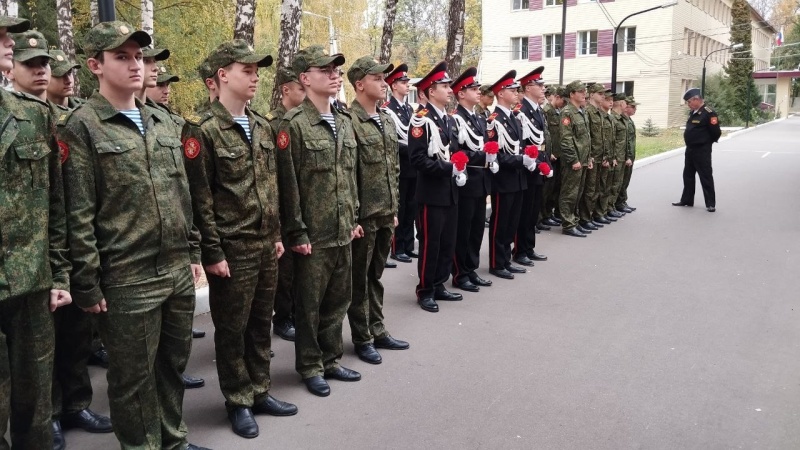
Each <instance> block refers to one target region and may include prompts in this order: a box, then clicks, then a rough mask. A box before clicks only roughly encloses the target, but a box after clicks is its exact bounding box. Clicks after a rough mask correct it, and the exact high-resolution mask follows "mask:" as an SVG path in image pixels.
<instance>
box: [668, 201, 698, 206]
mask: <svg viewBox="0 0 800 450" xmlns="http://www.w3.org/2000/svg"><path fill="white" fill-rule="evenodd" d="M672 206H694V205H690V204H689V203H684V202H672Z"/></svg>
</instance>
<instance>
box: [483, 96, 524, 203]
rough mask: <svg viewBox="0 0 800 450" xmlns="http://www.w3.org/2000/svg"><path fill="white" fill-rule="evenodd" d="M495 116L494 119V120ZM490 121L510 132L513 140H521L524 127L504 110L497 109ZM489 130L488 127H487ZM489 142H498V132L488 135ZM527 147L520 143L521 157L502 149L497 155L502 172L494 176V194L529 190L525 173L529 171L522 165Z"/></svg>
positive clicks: (488, 133)
mask: <svg viewBox="0 0 800 450" xmlns="http://www.w3.org/2000/svg"><path fill="white" fill-rule="evenodd" d="M492 116H494V119H492ZM489 119H490V121H491V120H496V121H498V122H499V123H500V124H501V125H502V126H503V127H504V128H505V129H506V131H507V132H508V135H509V137H510V138H511V139H513V140H519V139H520V137H521V136H522V125H520V123H519V121H518V120H517V119H516V118H512V117H509V116H508V114H506V113H505V111H503V109H502V108H500V107H497V108H495V109H494V113H492V115H491V116H489ZM487 129H488V125H487ZM486 139H487V141H495V142H496V141H497V139H498V138H497V132H496V131H493V130H492V131H491V132H488V131H487V134H486ZM524 150H525V146H524V144H523V143H522V142H520V147H519V151H520V154H519V155H510V154H508V153H506V152H505V151H504V150H503V149H502V148H501V149H500V152H499V153H498V154H497V162H498V163H499V164H500V170H499V171H497V173H496V174H494V175H493V176H492V192H493V193H509V192H519V191H522V190H525V189H527V188H528V180H527V175H525V173H524V172H527V171H528V170H527V169H526V168H525V166H524V165H523V164H522V152H523V151H524Z"/></svg>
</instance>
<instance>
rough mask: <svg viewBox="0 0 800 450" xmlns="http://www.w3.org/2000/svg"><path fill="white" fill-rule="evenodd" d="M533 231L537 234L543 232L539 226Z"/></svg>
mask: <svg viewBox="0 0 800 450" xmlns="http://www.w3.org/2000/svg"><path fill="white" fill-rule="evenodd" d="M533 231H534V232H535V233H536V234H542V230H540V229H539V228H534V229H533Z"/></svg>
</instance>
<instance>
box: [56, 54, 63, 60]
mask: <svg viewBox="0 0 800 450" xmlns="http://www.w3.org/2000/svg"><path fill="white" fill-rule="evenodd" d="M56 61H64V57H63V56H61V55H56Z"/></svg>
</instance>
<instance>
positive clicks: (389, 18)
mask: <svg viewBox="0 0 800 450" xmlns="http://www.w3.org/2000/svg"><path fill="white" fill-rule="evenodd" d="M395 17H397V0H386V16H385V17H384V19H383V36H382V37H381V58H380V62H381V64H386V63H388V62H389V59H391V57H392V41H393V40H394V19H395Z"/></svg>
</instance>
